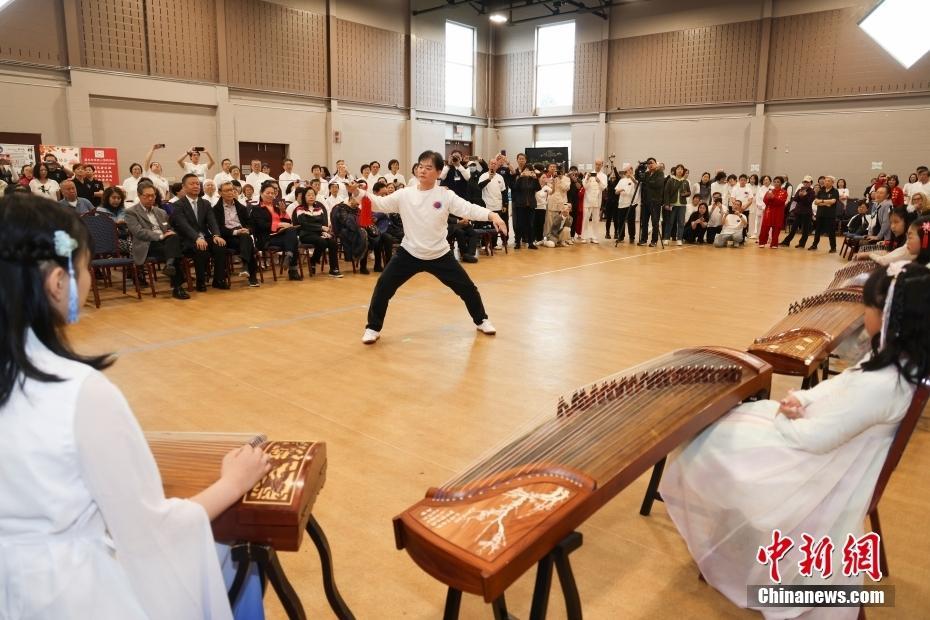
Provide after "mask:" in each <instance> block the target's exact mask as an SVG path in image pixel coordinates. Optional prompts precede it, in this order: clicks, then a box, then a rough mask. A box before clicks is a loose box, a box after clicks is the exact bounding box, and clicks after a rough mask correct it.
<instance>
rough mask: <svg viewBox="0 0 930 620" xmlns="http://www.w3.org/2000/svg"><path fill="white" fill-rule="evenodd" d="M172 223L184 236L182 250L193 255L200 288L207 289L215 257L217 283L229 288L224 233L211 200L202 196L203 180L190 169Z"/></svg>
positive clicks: (182, 182)
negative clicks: (209, 272)
mask: <svg viewBox="0 0 930 620" xmlns="http://www.w3.org/2000/svg"><path fill="white" fill-rule="evenodd" d="M170 221H171V227H172V228H173V229H174V231H175V232H177V233H178V235H179V236H180V237H181V239H180V241H181V251H182V252H184V254H185V255H187V256H193V259H194V271H195V272H196V274H197V278H196V279H197V290H198V291H200V292H201V293H203V292H205V291H206V290H207V282H206V279H207V267H208V265H209V262H210V257H212V258H213V287H214V288H220V289H228V288H229V279H228V277H227V275H228V274H227V273H226V242H225V241H224V240H223V237H222V236H221V235H220V227H219V225H217V223H216V217H215V216H214V214H213V208H212V207H211V206H210V203H209V202H207V201H206V200H204V199H203V198H201V197H200V180H199V179H198V178H197V175H196V174H193V173H187V174H185V175H184V177H183V178H182V180H181V189H180V193H179V194H178V201H177V202H176V203H175V204H174V209H173V210H172V213H171V219H170Z"/></svg>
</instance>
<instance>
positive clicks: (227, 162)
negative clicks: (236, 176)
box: [213, 158, 233, 189]
mask: <svg viewBox="0 0 930 620" xmlns="http://www.w3.org/2000/svg"><path fill="white" fill-rule="evenodd" d="M232 168H233V164H232V160H231V159H229V158H224V159H223V161H221V162H220V171H219V172H217V173H216V174H215V175H214V177H213V183H214V184H215V185H216V187H217V189H219V187H220V185H222V184H223V183H225V182H226V181H232V180H233V175H232Z"/></svg>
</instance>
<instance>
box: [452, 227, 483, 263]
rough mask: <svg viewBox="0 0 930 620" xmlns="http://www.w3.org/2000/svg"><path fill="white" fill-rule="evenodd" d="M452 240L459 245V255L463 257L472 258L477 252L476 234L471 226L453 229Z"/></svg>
mask: <svg viewBox="0 0 930 620" xmlns="http://www.w3.org/2000/svg"><path fill="white" fill-rule="evenodd" d="M452 238H453V239H455V242H456V243H457V244H458V245H459V254H461V255H462V256H463V257H465V256H474V255H475V252H477V251H478V233H477V232H476V231H475V229H474V228H472V227H471V226H469V227H467V228H461V227H458V226H457V227H455V228H453V229H452Z"/></svg>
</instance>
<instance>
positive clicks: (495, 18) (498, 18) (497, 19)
mask: <svg viewBox="0 0 930 620" xmlns="http://www.w3.org/2000/svg"><path fill="white" fill-rule="evenodd" d="M0 2H3V0H0ZM488 19H490V20H491V21H492V22H494V23H495V24H503V23H504V22H506V21H507V16H506V15H504V14H502V13H493V14H491V16H490V17H489V18H488Z"/></svg>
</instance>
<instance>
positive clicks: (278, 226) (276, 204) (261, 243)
mask: <svg viewBox="0 0 930 620" xmlns="http://www.w3.org/2000/svg"><path fill="white" fill-rule="evenodd" d="M260 196H261V200H260V202H259V203H258V205H257V206H255V207H254V208H253V209H252V211H251V219H252V233H253V234H254V235H255V245H256V247H258V249H259V250H262V251H266V250H274V251H279V252H284V256H285V257H286V258H287V279H288V280H301V279H302V278H301V275H300V271H299V270H298V268H297V259H298V256H297V246H298V245H299V243H300V242H299V241H298V239H297V229H296V228H295V227H294V225H293V224H292V223H291V219H290V218H289V217H288V216H287V211H286V210H285V208H284V205H283V204H282V202H281V200H280V199H279V198H278V186H277V184H276V183H274V182H273V181H266V182H265V183H264V185H262V191H261V194H260Z"/></svg>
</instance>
